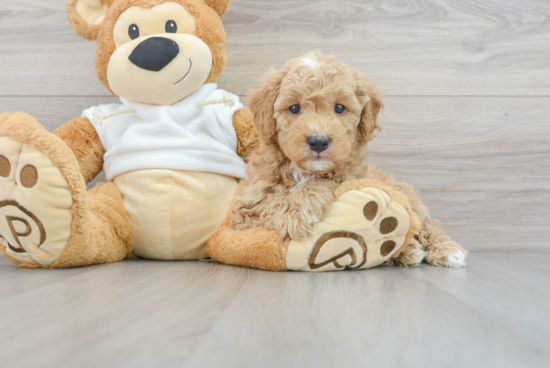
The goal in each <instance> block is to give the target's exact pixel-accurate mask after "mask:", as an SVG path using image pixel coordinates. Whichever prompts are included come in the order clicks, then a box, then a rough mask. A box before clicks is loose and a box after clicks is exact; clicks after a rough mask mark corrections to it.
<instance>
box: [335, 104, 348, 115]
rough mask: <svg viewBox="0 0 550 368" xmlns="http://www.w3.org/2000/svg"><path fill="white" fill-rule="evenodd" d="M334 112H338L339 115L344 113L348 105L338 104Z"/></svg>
mask: <svg viewBox="0 0 550 368" xmlns="http://www.w3.org/2000/svg"><path fill="white" fill-rule="evenodd" d="M334 112H335V113H337V114H338V115H342V114H343V113H345V112H346V107H345V106H344V105H340V104H338V105H336V106H334Z"/></svg>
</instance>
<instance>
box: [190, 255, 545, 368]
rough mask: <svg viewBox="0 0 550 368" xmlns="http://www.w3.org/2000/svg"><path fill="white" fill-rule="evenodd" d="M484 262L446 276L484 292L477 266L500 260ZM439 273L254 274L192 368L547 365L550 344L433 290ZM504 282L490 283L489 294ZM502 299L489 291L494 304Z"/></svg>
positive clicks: (541, 308)
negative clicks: (432, 276)
mask: <svg viewBox="0 0 550 368" xmlns="http://www.w3.org/2000/svg"><path fill="white" fill-rule="evenodd" d="M515 254H516V255H517V253H515ZM548 256H549V254H548V252H547V253H546V255H545V259H546V260H548ZM471 257H472V258H476V257H479V256H478V254H477V253H473V254H472V256H471ZM481 257H483V258H481ZM481 257H479V258H480V260H479V262H478V263H476V266H470V267H469V268H466V269H463V270H460V269H459V270H449V269H444V270H440V271H441V272H440V273H442V274H445V275H446V276H447V277H449V278H453V279H454V280H455V281H456V282H460V281H461V277H460V276H461V275H464V274H466V275H467V276H466V277H464V279H466V278H467V281H463V283H462V285H463V287H464V288H467V287H474V288H475V286H474V284H475V283H477V282H479V281H480V277H479V276H478V275H479V274H478V273H477V272H478V271H479V270H478V269H474V267H481V268H482V267H483V266H484V265H485V264H486V263H487V262H491V259H490V255H487V254H485V255H483V254H482V255H481ZM430 272H431V273H433V272H434V271H433V269H432V268H431V267H428V266H425V267H422V268H420V269H388V268H384V267H382V268H378V269H373V270H369V271H366V272H348V273H332V274H323V275H311V274H292V273H285V274H274V273H258V274H256V273H254V274H252V275H251V277H250V279H249V281H248V282H247V283H246V284H245V285H244V286H243V288H242V289H241V291H240V292H239V294H238V295H237V296H236V297H235V299H234V301H233V302H232V303H231V305H230V306H229V307H228V308H227V309H226V311H225V313H224V316H223V317H222V318H220V320H219V321H218V323H217V324H216V325H215V326H214V328H212V329H211V330H210V331H209V332H208V334H207V336H206V337H205V338H204V340H203V341H202V342H201V344H200V345H199V347H198V348H197V350H196V353H195V354H194V355H193V356H192V359H191V360H190V361H189V362H188V363H189V364H190V365H191V366H194V367H214V366H222V365H223V366H224V367H242V368H246V367H259V366H261V367H303V366H307V367H334V366H340V365H342V366H359V367H363V366H374V367H378V366H383V367H403V366H407V367H447V366H448V367H537V366H538V365H539V364H545V363H543V361H544V359H547V358H546V357H547V356H548V355H547V354H548V344H546V343H537V342H535V341H534V340H532V339H530V338H528V337H525V336H522V335H520V334H518V333H517V332H516V331H514V330H513V329H511V328H509V327H508V326H507V325H506V324H503V323H500V322H499V321H497V320H496V319H495V318H493V316H492V315H491V314H490V313H484V312H480V311H479V310H477V309H475V308H472V307H471V306H469V305H468V304H466V303H464V302H462V301H461V300H460V299H458V298H456V297H455V296H454V295H452V294H451V293H449V292H448V291H447V290H446V289H445V288H440V287H435V288H434V287H433V286H434V283H432V282H431V281H430V276H429V275H430V274H429V273H430ZM470 274H471V277H468V276H470ZM476 276H478V277H476ZM501 280H502V278H500V279H499V278H494V279H492V280H490V281H487V287H489V283H490V284H491V286H494V287H496V286H497V284H498V283H499V282H500V281H501ZM501 292H503V290H502V288H496V289H495V293H496V294H498V293H501ZM526 293H529V296H530V298H531V299H536V300H538V304H530V306H529V307H528V308H530V309H531V310H533V314H537V313H543V312H544V310H545V309H546V308H545V307H544V306H543V303H544V302H545V299H541V298H539V299H537V297H538V295H537V294H536V292H529V291H526ZM499 297H500V296H499V295H495V294H494V293H486V294H484V295H481V294H480V298H482V299H483V300H486V301H488V302H494V301H496V300H498V298H499ZM537 315H538V314H537ZM536 321H538V320H537V319H534V323H535V322H536ZM542 328H546V329H547V326H544V327H542Z"/></svg>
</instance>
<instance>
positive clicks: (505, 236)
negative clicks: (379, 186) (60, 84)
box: [0, 97, 550, 250]
mask: <svg viewBox="0 0 550 368" xmlns="http://www.w3.org/2000/svg"><path fill="white" fill-rule="evenodd" d="M110 102H116V98H114V97H111V98H104V97H99V98H96V97H85V98H81V97H55V98H50V97H0V111H3V110H10V111H16V110H23V111H26V112H28V113H30V114H31V115H33V116H35V117H37V118H38V119H39V120H40V121H41V122H42V123H43V124H45V126H46V127H47V128H48V129H49V130H50V131H52V130H53V129H55V128H56V127H58V126H59V125H61V124H63V123H65V122H66V121H68V120H69V119H71V118H73V117H75V116H79V115H80V114H81V111H82V110H83V109H85V108H87V107H90V106H93V105H97V104H101V103H110ZM385 104H386V108H385V111H384V112H383V113H382V115H381V119H380V125H381V126H382V129H383V130H382V132H381V133H380V134H379V135H378V137H377V138H376V139H374V141H372V142H371V145H370V157H369V162H371V163H377V164H378V165H379V166H380V167H381V168H382V169H383V170H384V171H386V172H387V173H390V174H393V175H394V176H395V177H396V178H398V179H400V180H403V181H406V182H409V183H411V184H413V185H414V186H415V188H416V189H417V190H419V191H420V193H421V195H422V196H423V198H424V200H425V202H426V204H427V205H428V206H429V208H430V209H431V211H432V215H433V217H434V218H438V219H440V220H441V221H442V222H443V224H444V225H445V228H446V230H447V231H448V233H449V234H450V235H451V236H453V237H454V238H455V240H457V241H458V242H460V243H461V244H463V245H464V246H465V247H466V248H468V249H472V250H475V249H515V248H550V240H549V239H550V227H548V226H547V224H548V221H550V207H548V206H544V205H541V204H542V203H549V202H550V124H548V119H549V117H550V98H546V97H544V98H533V97H525V98H515V97H498V98H497V97H387V98H386V99H385ZM104 180H105V178H104V176H103V175H101V176H100V177H99V178H98V179H96V181H94V183H95V182H97V181H104ZM94 183H92V185H93V184H94Z"/></svg>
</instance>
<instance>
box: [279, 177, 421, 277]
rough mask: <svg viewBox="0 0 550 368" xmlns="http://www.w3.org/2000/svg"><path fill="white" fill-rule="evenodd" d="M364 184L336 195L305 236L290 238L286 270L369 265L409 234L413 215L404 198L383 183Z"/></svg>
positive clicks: (394, 249)
mask: <svg viewBox="0 0 550 368" xmlns="http://www.w3.org/2000/svg"><path fill="white" fill-rule="evenodd" d="M361 182H364V181H361ZM367 182H370V184H371V185H373V186H363V187H361V188H357V189H353V190H348V191H346V192H344V193H343V194H342V195H340V196H339V197H338V198H337V199H336V201H335V202H334V203H333V204H332V205H331V207H330V210H329V212H328V214H327V216H326V217H325V218H324V219H323V221H322V222H320V223H318V224H316V226H315V228H314V231H313V233H312V234H311V235H310V236H309V237H308V239H306V240H304V241H294V240H293V241H291V242H290V244H289V247H288V251H287V267H288V269H291V270H300V271H310V272H319V271H339V270H346V269H366V268H372V267H376V266H378V265H380V264H382V263H384V262H386V261H388V260H389V259H390V258H391V257H392V256H393V255H395V254H396V253H397V252H398V251H399V250H400V249H401V247H402V246H403V245H404V244H405V243H406V241H408V240H410V238H412V236H413V235H414V234H413V233H414V229H413V228H414V226H411V216H415V215H412V213H411V211H410V206H409V203H408V201H407V200H406V198H405V197H403V196H402V195H401V194H400V193H397V192H396V191H395V190H393V189H392V188H389V187H386V186H385V185H383V184H382V183H378V182H375V183H372V181H367ZM358 183H359V182H358Z"/></svg>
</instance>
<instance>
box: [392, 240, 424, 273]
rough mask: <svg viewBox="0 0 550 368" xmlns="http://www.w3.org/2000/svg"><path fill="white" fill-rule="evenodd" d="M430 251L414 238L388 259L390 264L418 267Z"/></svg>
mask: <svg viewBox="0 0 550 368" xmlns="http://www.w3.org/2000/svg"><path fill="white" fill-rule="evenodd" d="M427 254H428V253H427V252H425V251H424V250H423V249H422V245H421V244H420V243H419V242H418V241H417V240H416V239H413V240H411V241H410V242H409V244H407V245H406V246H404V247H403V249H402V251H401V253H399V254H398V255H397V256H396V257H394V258H392V259H390V260H389V261H388V266H398V267H417V266H420V264H422V261H423V260H424V258H426V255H427Z"/></svg>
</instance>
